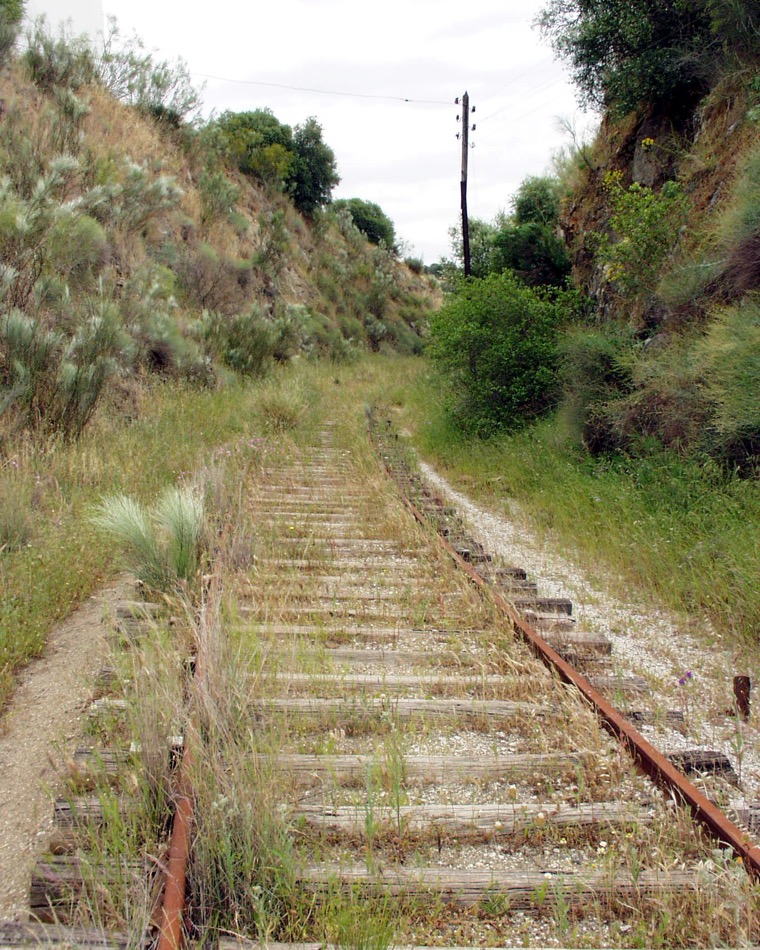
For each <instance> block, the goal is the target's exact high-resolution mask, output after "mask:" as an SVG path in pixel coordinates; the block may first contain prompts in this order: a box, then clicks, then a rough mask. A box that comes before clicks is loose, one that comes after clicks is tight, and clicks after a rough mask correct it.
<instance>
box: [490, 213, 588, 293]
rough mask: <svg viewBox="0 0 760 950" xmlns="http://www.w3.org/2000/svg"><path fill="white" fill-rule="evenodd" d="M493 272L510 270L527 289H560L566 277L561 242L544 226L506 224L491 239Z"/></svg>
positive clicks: (566, 261)
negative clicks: (543, 287) (546, 287)
mask: <svg viewBox="0 0 760 950" xmlns="http://www.w3.org/2000/svg"><path fill="white" fill-rule="evenodd" d="M492 267H493V268H494V270H496V271H503V270H511V271H513V272H514V273H515V274H516V275H517V276H518V277H519V278H520V279H521V280H523V281H525V283H526V284H528V286H529V287H540V286H542V285H548V286H554V287H561V286H562V285H563V284H565V283H566V281H567V278H568V277H569V276H570V258H569V256H568V253H567V250H566V248H565V243H564V241H562V240H561V239H560V238H558V237H557V235H556V234H554V232H553V231H552V230H551V228H549V227H547V226H546V225H544V224H539V223H538V222H536V221H529V222H527V223H526V224H516V225H512V224H508V225H506V226H505V227H503V228H502V229H501V230H500V231H499V232H498V233H497V234H496V235H495V236H494V238H493V263H492Z"/></svg>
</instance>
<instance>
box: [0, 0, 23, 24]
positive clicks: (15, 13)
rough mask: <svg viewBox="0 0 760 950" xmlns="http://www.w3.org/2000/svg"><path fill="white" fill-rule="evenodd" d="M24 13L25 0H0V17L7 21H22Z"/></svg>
mask: <svg viewBox="0 0 760 950" xmlns="http://www.w3.org/2000/svg"><path fill="white" fill-rule="evenodd" d="M23 15H24V0H0V17H3V19H4V20H5V21H6V23H20V22H21V18H22V17H23Z"/></svg>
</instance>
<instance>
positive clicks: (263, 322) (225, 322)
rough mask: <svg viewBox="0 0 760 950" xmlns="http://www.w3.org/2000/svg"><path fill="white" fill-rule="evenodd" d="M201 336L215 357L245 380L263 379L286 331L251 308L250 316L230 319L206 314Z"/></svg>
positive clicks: (248, 313) (248, 314)
mask: <svg viewBox="0 0 760 950" xmlns="http://www.w3.org/2000/svg"><path fill="white" fill-rule="evenodd" d="M202 333H203V338H204V339H205V341H206V344H207V346H208V347H209V348H210V350H211V352H212V353H213V355H214V356H215V357H216V358H217V359H219V360H221V362H222V363H224V365H225V366H228V367H229V368H230V369H233V370H235V372H236V373H240V374H241V375H243V376H260V375H261V374H262V373H264V372H266V370H267V369H268V368H269V366H270V365H271V362H272V359H273V358H274V356H275V353H276V352H277V351H278V347H279V346H280V345H281V344H282V338H283V335H284V333H285V327H284V326H283V325H282V324H280V323H278V322H276V321H273V320H269V319H266V318H265V317H263V316H262V314H261V311H260V310H259V308H258V307H252V308H251V309H250V310H249V311H248V312H247V313H240V314H234V315H232V316H227V317H225V316H222V315H221V314H219V313H209V312H208V311H206V312H205V313H204V315H203V321H202Z"/></svg>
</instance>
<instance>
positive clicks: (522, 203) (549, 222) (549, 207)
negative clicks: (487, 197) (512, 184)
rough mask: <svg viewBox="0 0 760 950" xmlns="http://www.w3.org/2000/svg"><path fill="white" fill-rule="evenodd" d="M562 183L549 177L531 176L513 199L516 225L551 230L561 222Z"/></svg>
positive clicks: (523, 182)
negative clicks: (533, 225)
mask: <svg viewBox="0 0 760 950" xmlns="http://www.w3.org/2000/svg"><path fill="white" fill-rule="evenodd" d="M559 199H560V181H559V179H558V178H553V177H550V176H548V175H543V176H537V175H529V176H528V177H527V178H525V179H523V181H522V182H520V187H519V188H518V189H517V191H516V192H515V195H514V197H513V198H512V210H513V212H514V216H515V224H540V225H543V226H544V227H547V228H551V227H553V226H554V225H556V224H557V221H558V220H559Z"/></svg>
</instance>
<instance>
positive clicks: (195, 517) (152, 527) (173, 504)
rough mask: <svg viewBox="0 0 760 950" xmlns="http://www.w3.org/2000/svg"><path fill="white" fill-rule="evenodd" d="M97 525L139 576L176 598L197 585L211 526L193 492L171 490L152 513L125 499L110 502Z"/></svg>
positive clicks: (102, 508)
mask: <svg viewBox="0 0 760 950" xmlns="http://www.w3.org/2000/svg"><path fill="white" fill-rule="evenodd" d="M92 522H93V524H95V525H96V526H97V527H98V528H100V529H101V530H103V531H105V532H107V533H108V534H109V535H111V537H113V538H114V540H115V541H116V542H117V543H118V544H119V545H120V546H121V548H122V551H123V554H124V556H125V558H126V561H127V564H128V566H129V568H130V569H131V570H133V571H134V572H135V574H136V575H137V577H138V578H139V579H140V580H141V581H142V582H143V583H144V584H146V585H147V586H148V587H150V588H152V589H153V590H156V591H161V592H165V593H171V592H174V591H176V590H178V589H181V588H182V587H184V586H186V585H187V584H190V583H192V581H193V580H194V578H195V576H196V574H197V572H198V567H199V564H200V557H201V541H202V538H203V531H204V527H205V512H204V505H203V499H202V498H201V496H200V494H199V493H198V492H197V491H196V490H194V489H192V488H187V487H186V488H170V489H168V490H167V491H165V492H164V493H163V494H162V495H161V496H160V497H159V498H158V500H157V501H156V503H155V504H154V505H153V506H152V507H151V508H150V509H145V508H143V506H142V505H140V504H139V503H138V502H136V501H134V500H133V499H131V498H128V497H126V496H125V495H116V496H113V497H111V498H106V499H104V500H103V502H102V503H101V504H100V506H99V507H98V508H97V509H96V511H95V513H94V514H93V516H92Z"/></svg>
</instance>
